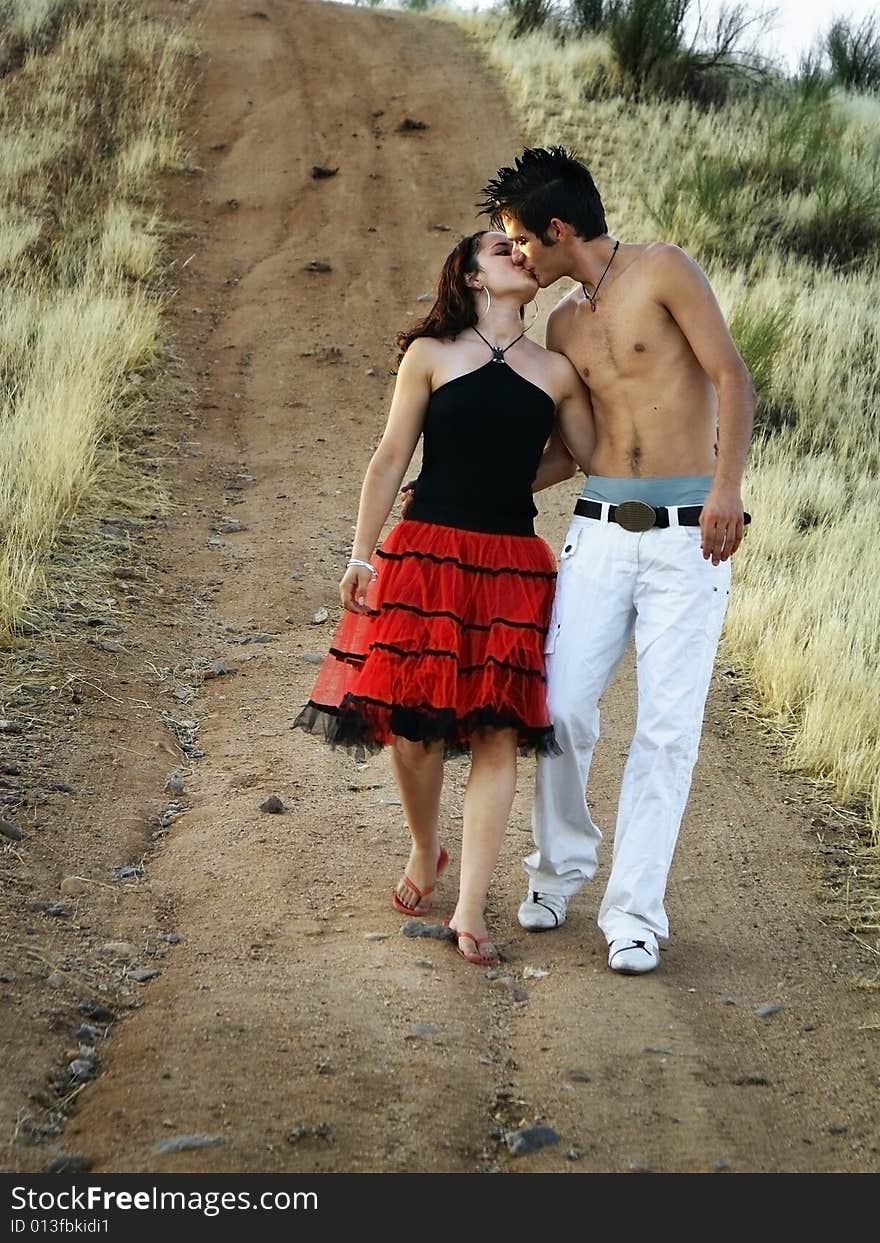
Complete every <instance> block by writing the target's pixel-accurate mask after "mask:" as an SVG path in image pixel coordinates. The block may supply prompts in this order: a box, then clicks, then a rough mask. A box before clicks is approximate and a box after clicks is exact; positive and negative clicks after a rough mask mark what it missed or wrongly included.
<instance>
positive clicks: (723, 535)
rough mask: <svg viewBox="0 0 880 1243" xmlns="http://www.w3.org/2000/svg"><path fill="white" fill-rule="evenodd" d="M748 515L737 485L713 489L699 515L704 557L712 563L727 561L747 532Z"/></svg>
mask: <svg viewBox="0 0 880 1243" xmlns="http://www.w3.org/2000/svg"><path fill="white" fill-rule="evenodd" d="M745 529H746V527H745V515H744V513H743V504H742V498H741V497H740V494H739V489H738V488H713V489H712V491H711V492H710V493H709V495H708V496H707V497H706V500H705V503H704V504H703V512H702V513H701V514H700V532H701V534H702V541H701V542H702V550H703V556H704V557H705V559H706V560H707V561H708V560H710V558H711V561H712V564H713V565H718V564H719V563H720V562H722V561H727V560H728V559H729V558H730V557H732V556H733V554H734V553H735V552H736V550H737V548H739V546H740V544H741V543H742V540H743V534H744V533H745Z"/></svg>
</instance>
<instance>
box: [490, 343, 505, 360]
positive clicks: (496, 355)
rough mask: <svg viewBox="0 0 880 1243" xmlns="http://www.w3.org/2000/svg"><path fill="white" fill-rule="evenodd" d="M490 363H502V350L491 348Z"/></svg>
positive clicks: (496, 347)
mask: <svg viewBox="0 0 880 1243" xmlns="http://www.w3.org/2000/svg"><path fill="white" fill-rule="evenodd" d="M492 362H493V363H503V362H504V350H502V349H499V348H498V346H497V345H493V346H492Z"/></svg>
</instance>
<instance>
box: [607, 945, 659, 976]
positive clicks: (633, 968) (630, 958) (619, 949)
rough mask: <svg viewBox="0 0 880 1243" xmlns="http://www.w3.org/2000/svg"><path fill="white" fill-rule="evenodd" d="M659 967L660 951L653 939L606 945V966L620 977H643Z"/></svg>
mask: <svg viewBox="0 0 880 1243" xmlns="http://www.w3.org/2000/svg"><path fill="white" fill-rule="evenodd" d="M659 965H660V950H659V948H658V946H657V942H656V941H655V940H654V939H653V937H652V938H651V939H650V940H645V941H635V940H632V941H631V940H628V939H623V940H620V941H611V942H610V943H609V945H608V966H609V967H610V968H611V970H612V971H619V972H620V973H621V975H644V974H645V972H646V971H655V970H656V969H657V967H659Z"/></svg>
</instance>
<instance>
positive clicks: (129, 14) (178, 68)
mask: <svg viewBox="0 0 880 1243" xmlns="http://www.w3.org/2000/svg"><path fill="white" fill-rule="evenodd" d="M0 16H2V17H3V18H4V19H5V21H4V23H3V37H2V39H0V56H2V57H4V58H5V61H4V63H5V64H7V65H8V66H11V71H10V72H8V73H7V74H6V76H5V77H4V78H3V79H2V81H0V270H2V272H3V274H4V277H5V280H4V284H3V288H2V292H0V425H2V428H3V436H2V439H0V527H2V535H3V540H2V551H0V642H4V643H5V644H7V645H10V644H14V643H15V640H16V636H17V634H18V633H19V632H20V631H21V629H22V628H25V629H26V628H27V623H28V619H33V617H34V616H35V615H38V614H40V613H42V612H44V611H45V610H46V608H47V607H48V606H49V605H51V603H52V594H53V593H52V575H51V566H50V557H51V556H52V554H53V550H57V548H58V546H59V540H62V541H63V542H65V543H66V544H69V538H68V537H69V531H70V528H71V524H72V523H74V524H75V523H88V521H89V516H90V514H92V513H94V512H95V511H96V510H97V509H103V510H104V511H105V512H107V511H115V512H122V511H124V512H129V513H135V514H137V513H138V512H140V513H146V512H150V511H154V510H155V509H156V508H157V507H159V506H161V505H162V503H163V501H164V496H163V493H162V490H161V487H160V486H159V484H158V483H157V482H156V481H155V480H154V479H152V478H150V479H147V480H145V479H144V478H143V477H142V474H140V473H139V472H138V471H137V468H136V465H135V463H134V459H133V457H132V455H130V454H129V453H128V450H127V444H128V443H129V441H130V440H131V433H132V429H133V427H135V426H136V423H137V413H138V409H139V404H140V402H141V400H142V397H141V394H142V391H143V390H142V388H141V387H140V386H141V383H142V381H143V378H144V375H145V374H148V373H149V370H150V369H151V368H152V367H153V366H154V364H155V362H156V360H157V357H158V351H159V347H160V312H161V299H160V297H159V295H158V292H157V290H158V270H157V263H158V258H159V251H160V241H161V230H160V224H159V219H158V216H157V214H156V210H155V206H154V200H155V198H156V189H155V186H156V180H157V177H158V175H159V174H160V173H162V172H163V171H165V170H168V169H171V168H175V167H179V166H180V164H181V159H182V156H181V149H180V140H179V137H178V132H177V125H178V122H179V116H180V109H181V106H182V104H183V103H184V102H185V95H186V92H185V90H184V89H183V87H182V81H183V73H182V70H183V67H184V65H185V63H186V61H187V60H188V59H189V57H190V56H191V49H189V48H188V47H187V46H186V45H185V44H184V43H183V42H182V41H181V40H180V39H179V38H177V37H176V36H175V35H174V34H172V33H170V32H169V31H168V30H167V29H166V28H164V27H160V26H158V25H155V24H153V23H150V22H146V21H144V20H143V19H142V17H141V16H140V15H139V14H138V13H137V11H136V10H133V9H131V8H130V7H129V6H128V5H126V4H125V3H122V2H121V0H98V2H93V3H87V4H86V3H71V2H69V0H6V3H5V4H3V3H2V2H0ZM83 548H84V549H85V545H83ZM92 553H93V549H90V555H89V557H87V558H86V557H84V558H83V565H82V566H81V567H80V570H81V571H87V565H88V562H89V561H90V560H91V555H92ZM61 560H63V561H64V562H65V563H66V567H65V572H66V573H68V574H69V573H70V571H71V567H70V564H69V559H68V558H67V557H66V556H65V557H63V558H61ZM74 573H75V571H74Z"/></svg>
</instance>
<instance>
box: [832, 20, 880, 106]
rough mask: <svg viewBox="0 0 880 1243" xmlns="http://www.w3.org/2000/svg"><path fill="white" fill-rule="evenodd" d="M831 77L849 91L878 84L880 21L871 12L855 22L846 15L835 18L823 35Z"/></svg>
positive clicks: (867, 89)
mask: <svg viewBox="0 0 880 1243" xmlns="http://www.w3.org/2000/svg"><path fill="white" fill-rule="evenodd" d="M825 50H826V52H827V54H828V60H829V62H830V64H831V77H832V79H833V80H834V81H835V82H837V83H838V84H839V85H840V86H845V87H846V88H847V89H848V90H852V91H876V90H877V89H878V88H880V24H878V18H877V17H876V16H874V15H873V14H872V15H870V16H868V17H866V18H865V19H864V21H862V22H861V23H860V24H859V25H858V26H854V25H853V24H852V23H851V22H849V21H847V20H846V19H845V18H841V19H839V20H838V21H836V22H834V24H833V25H832V26H831V29H830V30H829V31H828V33H827V35H826V36H825Z"/></svg>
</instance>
